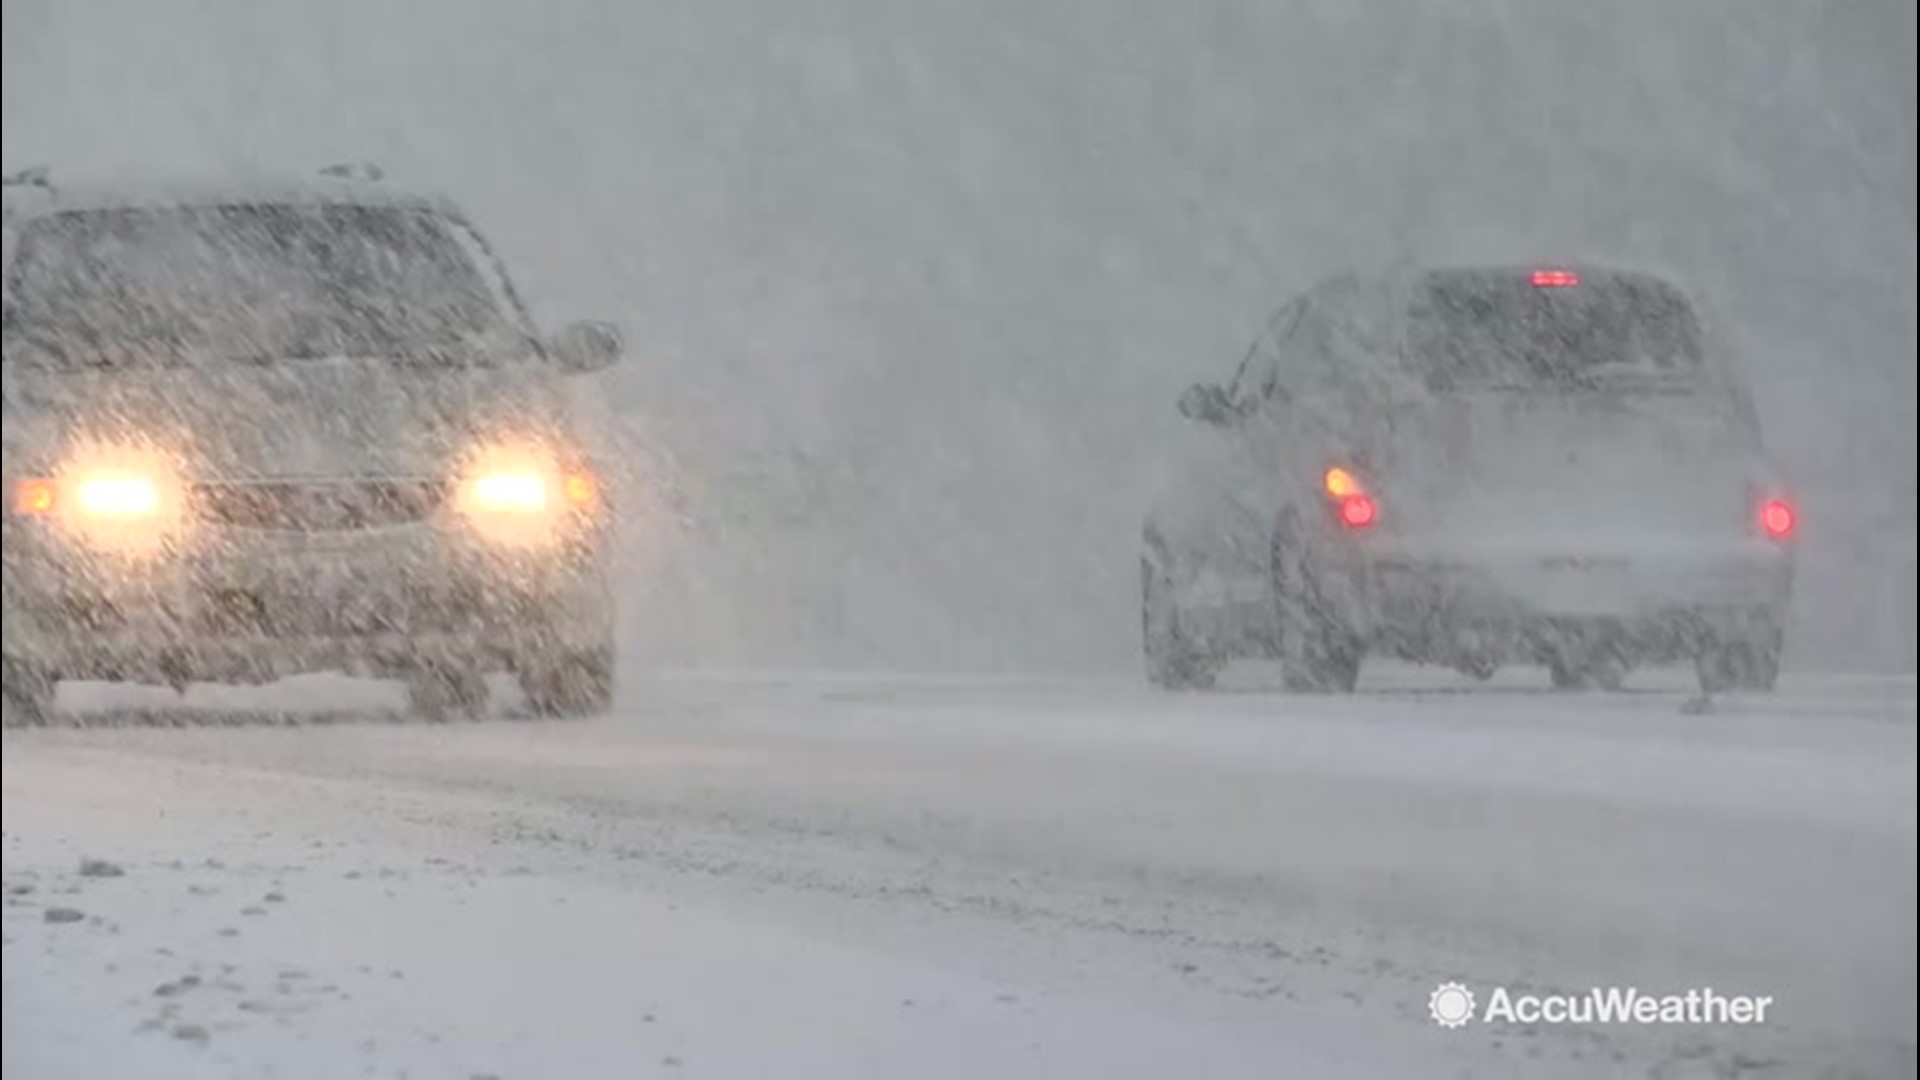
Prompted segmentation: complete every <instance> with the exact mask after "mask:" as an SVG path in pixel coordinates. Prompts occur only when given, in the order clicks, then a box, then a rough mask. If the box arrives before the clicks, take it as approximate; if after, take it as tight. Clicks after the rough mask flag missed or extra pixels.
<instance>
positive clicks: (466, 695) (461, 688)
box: [407, 667, 487, 721]
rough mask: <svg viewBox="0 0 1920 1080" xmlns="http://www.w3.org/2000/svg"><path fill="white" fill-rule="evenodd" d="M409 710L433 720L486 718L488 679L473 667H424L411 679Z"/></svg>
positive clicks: (409, 679) (408, 694) (409, 681)
mask: <svg viewBox="0 0 1920 1080" xmlns="http://www.w3.org/2000/svg"><path fill="white" fill-rule="evenodd" d="M407 711H408V712H410V713H412V714H413V715H414V716H417V717H419V718H420V719H422V720H432V721H445V720H453V719H457V718H460V717H469V718H475V719H477V718H479V717H482V716H485V715H486V712H487V679H486V676H485V675H484V674H482V673H481V672H479V671H477V670H474V669H472V668H449V667H428V668H422V669H421V670H419V671H416V672H414V673H413V674H412V675H410V676H408V678H407Z"/></svg>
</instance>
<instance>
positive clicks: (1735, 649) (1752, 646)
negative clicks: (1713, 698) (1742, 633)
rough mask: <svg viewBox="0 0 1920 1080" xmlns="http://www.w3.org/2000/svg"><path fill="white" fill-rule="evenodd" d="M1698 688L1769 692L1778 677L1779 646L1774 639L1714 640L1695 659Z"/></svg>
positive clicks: (1705, 689) (1715, 690)
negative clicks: (1698, 681)
mask: <svg viewBox="0 0 1920 1080" xmlns="http://www.w3.org/2000/svg"><path fill="white" fill-rule="evenodd" d="M1694 672H1695V674H1696V675H1697V676H1698V677H1699V680H1700V691H1701V692H1702V693H1706V694H1714V693H1719V692H1722V691H1726V690H1758V691H1761V692H1762V693H1767V692H1771V691H1772V690H1773V688H1774V685H1775V683H1777V682H1778V681H1779V678H1780V647H1779V644H1778V642H1777V640H1776V639H1768V638H1760V639H1757V640H1756V639H1737V640H1733V641H1723V642H1715V643H1714V644H1712V645H1709V646H1708V647H1707V648H1705V649H1703V650H1701V652H1700V654H1699V655H1698V656H1696V657H1695V658H1694Z"/></svg>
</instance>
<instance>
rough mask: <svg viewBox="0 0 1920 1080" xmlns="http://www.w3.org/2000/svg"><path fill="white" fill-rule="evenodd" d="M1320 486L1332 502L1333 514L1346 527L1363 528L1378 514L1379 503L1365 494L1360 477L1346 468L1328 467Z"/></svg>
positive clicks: (1365, 490)
mask: <svg viewBox="0 0 1920 1080" xmlns="http://www.w3.org/2000/svg"><path fill="white" fill-rule="evenodd" d="M1322 486H1323V487H1325V488H1326V492H1327V498H1328V499H1329V500H1331V501H1332V503H1333V511H1334V514H1335V515H1336V516H1337V517H1339V519H1340V524H1342V525H1344V526H1346V527H1347V528H1349V529H1364V528H1366V527H1367V526H1369V525H1372V524H1373V522H1374V519H1376V518H1378V517H1379V516H1380V505H1379V504H1378V503H1376V502H1374V501H1373V496H1371V495H1369V494H1367V488H1366V485H1364V484H1362V483H1361V482H1360V478H1359V477H1357V476H1355V475H1354V474H1353V473H1351V472H1349V471H1348V470H1346V469H1343V468H1341V467H1340V466H1338V465H1335V466H1334V467H1332V468H1330V469H1328V470H1327V472H1326V476H1325V477H1324V478H1323V481H1322Z"/></svg>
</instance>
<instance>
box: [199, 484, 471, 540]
mask: <svg viewBox="0 0 1920 1080" xmlns="http://www.w3.org/2000/svg"><path fill="white" fill-rule="evenodd" d="M446 496H447V485H446V484H445V483H443V482H440V481H435V480H351V481H320V482H306V481H279V480H273V481H231V482H228V481H223V482H213V483H201V484H196V485H194V488H193V492H192V500H191V505H192V510H193V515H194V517H195V518H197V519H198V520H200V521H202V522H206V523H208V524H212V525H221V526H225V527H227V528H234V529H270V530H275V531H279V532H345V531H351V530H354V529H378V528H383V527H387V526H393V525H405V524H409V523H412V522H417V521H423V520H425V519H426V518H428V517H430V516H432V515H433V514H434V512H435V511H437V510H438V509H439V508H440V507H441V505H442V504H443V503H444V502H445V501H446Z"/></svg>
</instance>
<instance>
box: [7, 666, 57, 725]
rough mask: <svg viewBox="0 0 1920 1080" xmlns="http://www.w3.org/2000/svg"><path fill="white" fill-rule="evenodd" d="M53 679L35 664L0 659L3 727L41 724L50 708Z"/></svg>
mask: <svg viewBox="0 0 1920 1080" xmlns="http://www.w3.org/2000/svg"><path fill="white" fill-rule="evenodd" d="M54 688H55V681H54V679H53V677H52V676H51V675H49V674H48V673H47V672H46V671H45V670H43V669H42V668H41V667H40V666H39V665H37V664H34V663H32V662H30V661H26V660H21V659H17V658H15V657H11V656H9V657H6V658H5V659H4V660H0V705H3V706H4V711H5V714H6V717H5V723H6V726H7V727H28V726H32V725H36V724H44V723H46V721H47V714H49V713H51V712H52V711H53V692H54Z"/></svg>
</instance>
